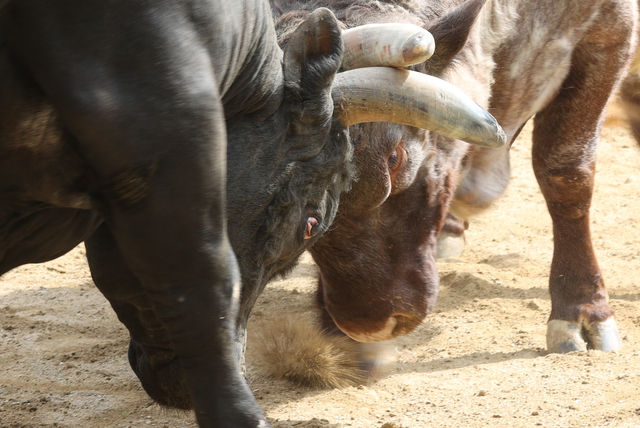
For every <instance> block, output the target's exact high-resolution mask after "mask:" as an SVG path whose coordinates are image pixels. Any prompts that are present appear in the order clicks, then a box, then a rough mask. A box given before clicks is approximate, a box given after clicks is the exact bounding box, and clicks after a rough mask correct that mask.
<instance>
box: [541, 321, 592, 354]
mask: <svg viewBox="0 0 640 428" xmlns="http://www.w3.org/2000/svg"><path fill="white" fill-rule="evenodd" d="M547 350H548V351H549V352H555V353H557V354H566V353H567V352H573V351H586V350H587V343H586V342H585V341H584V340H583V339H582V324H578V323H575V322H569V321H563V320H551V321H549V323H548V324H547Z"/></svg>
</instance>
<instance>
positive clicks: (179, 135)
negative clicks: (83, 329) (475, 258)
mask: <svg viewBox="0 0 640 428" xmlns="http://www.w3.org/2000/svg"><path fill="white" fill-rule="evenodd" d="M342 54H343V43H342V39H341V33H340V28H339V25H338V23H337V21H336V19H335V17H334V16H333V15H332V14H331V13H330V12H329V11H327V10H319V11H318V12H317V13H314V14H312V16H311V17H310V18H309V19H308V20H307V21H305V23H304V24H302V25H301V26H300V28H299V30H298V31H296V33H295V34H294V36H292V38H291V40H290V41H289V43H288V45H287V48H286V49H285V51H284V52H283V51H282V50H281V49H280V48H279V47H278V45H277V41H276V35H275V31H274V28H273V22H272V19H271V12H270V10H269V6H268V4H267V3H266V2H264V1H260V0H245V1H235V0H234V1H205V0H200V1H186V0H184V1H174V0H166V1H162V0H161V1H157V2H148V1H121V0H114V1H109V2H96V1H93V2H88V1H86V0H65V1H57V2H56V1H49V0H46V1H45V0H19V1H18V0H15V1H3V2H1V3H0V274H2V273H4V272H7V271H8V270H10V269H12V268H14V267H16V266H19V265H21V264H25V263H36V262H43V261H47V260H51V259H53V258H55V257H58V256H60V255H62V254H64V253H65V252H67V251H69V250H70V249H72V248H73V247H74V246H76V245H77V244H78V243H80V242H82V241H85V243H86V247H87V258H88V260H89V264H90V268H91V273H92V276H93V278H94V280H95V282H96V284H97V286H98V287H99V288H100V290H101V291H102V293H103V294H104V295H105V296H106V297H107V299H108V300H109V302H110V303H111V305H112V306H113V308H114V309H115V311H116V313H117V314H118V317H119V319H120V320H121V321H122V322H123V323H124V324H125V325H126V327H127V328H128V330H129V332H130V333H131V344H130V348H129V359H130V363H131V366H132V367H133V369H134V371H135V372H136V374H137V375H138V377H139V378H140V380H141V382H142V384H143V386H144V388H145V390H146V391H147V392H148V393H149V394H150V395H151V396H152V398H154V399H155V400H156V401H158V402H159V403H161V404H164V405H169V406H174V407H181V408H190V407H193V408H194V409H195V411H196V416H197V419H198V423H199V424H200V425H201V426H207V427H209V426H228V427H258V426H267V423H266V421H265V417H264V415H263V414H262V412H261V410H260V408H259V406H258V405H257V403H256V402H255V399H254V398H253V396H252V395H251V393H250V391H249V390H248V388H247V386H246V383H245V382H244V379H243V378H242V376H241V374H240V370H239V367H238V358H239V357H242V354H243V349H242V346H243V337H242V335H243V332H244V330H243V327H244V324H243V323H244V322H246V318H247V317H248V314H249V312H250V310H251V307H252V306H253V303H254V302H255V299H256V298H257V296H258V294H259V293H260V292H261V290H262V288H263V287H264V285H265V284H266V282H267V281H268V280H269V279H271V278H273V277H274V276H275V275H277V274H282V273H285V272H286V271H287V270H288V269H290V268H291V267H292V266H293V265H294V263H295V261H296V259H297V257H298V256H299V255H300V254H301V253H302V252H303V251H304V250H305V249H307V248H308V247H309V246H310V245H311V244H313V243H314V242H315V241H316V240H317V239H318V237H319V236H320V235H321V232H323V231H325V230H326V229H327V228H328V227H329V225H330V224H331V222H332V220H333V218H334V216H335V213H336V210H337V205H338V200H339V197H340V194H341V193H342V192H343V191H345V190H347V189H348V188H349V185H350V182H351V180H352V178H353V173H352V169H353V167H352V165H351V164H350V162H349V159H350V156H351V153H352V151H353V147H352V145H351V143H350V142H349V138H348V135H347V132H346V125H348V124H352V123H356V122H353V121H351V122H349V123H348V124H344V123H341V122H340V121H337V120H336V118H335V117H334V116H335V115H334V113H333V109H334V105H333V103H334V101H335V100H332V94H333V93H332V86H333V87H334V88H335V86H336V85H335V80H334V78H335V76H336V72H337V70H338V69H339V67H340V64H341V61H342ZM334 98H335V96H334ZM383 102H384V103H386V101H383ZM339 105H340V106H342V105H343V104H339ZM345 105H348V103H346V104H345ZM385 105H387V104H385ZM424 110H425V111H427V110H429V109H424ZM474 111H477V110H474ZM398 116H403V115H402V114H399V115H398ZM487 116H488V117H489V118H490V120H489V122H490V123H489V128H491V131H490V132H493V131H496V129H498V130H499V127H497V125H496V122H495V120H494V119H493V118H492V117H490V115H488V114H487ZM364 119H367V120H364ZM371 119H372V118H371V117H367V118H363V120H362V121H371ZM485 119H486V117H484V116H483V119H481V120H485ZM478 128H479V127H478V126H475V127H474V129H476V130H477V129H478ZM455 131H456V135H460V134H459V133H458V131H459V130H455ZM501 137H502V138H503V137H504V134H501ZM227 219H228V220H227ZM232 248H233V250H232ZM239 273H242V286H243V291H242V296H241V297H240V276H239ZM238 302H240V305H238ZM236 319H238V320H239V321H238V323H239V324H240V328H239V329H238V334H239V337H238V341H237V344H238V345H237V346H236V352H235V353H234V339H235V336H234V335H235V332H236V324H235V322H234V321H235V320H236Z"/></svg>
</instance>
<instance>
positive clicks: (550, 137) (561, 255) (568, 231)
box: [533, 11, 632, 352]
mask: <svg viewBox="0 0 640 428" xmlns="http://www.w3.org/2000/svg"><path fill="white" fill-rule="evenodd" d="M617 16H618V11H616V12H610V13H609V14H606V13H605V14H603V19H602V22H599V23H598V24H597V25H602V27H601V28H603V29H604V28H617V29H618V30H617V31H618V33H617V36H616V37H612V35H611V34H610V33H611V31H608V33H609V34H608V33H607V32H605V31H604V30H602V31H600V28H595V29H593V30H592V31H591V32H590V35H589V36H588V37H589V38H590V39H589V40H584V41H583V42H582V43H581V44H580V45H579V46H578V47H577V48H576V50H575V51H574V53H573V58H572V68H571V70H570V72H569V75H568V76H567V78H566V80H565V82H564V84H563V87H562V88H561V90H560V92H559V93H558V95H557V96H556V98H555V99H554V100H553V101H552V102H551V103H550V104H549V106H547V107H546V108H545V109H544V110H543V111H541V112H540V113H538V114H537V115H536V117H535V128H534V132H533V166H534V171H535V174H536V178H537V180H538V183H539V184H540V187H541V189H542V193H543V194H544V197H545V199H546V201H547V207H548V209H549V213H550V215H551V218H552V221H553V232H554V254H553V261H552V264H551V275H550V278H549V291H550V294H551V302H552V303H551V315H550V318H549V324H548V328H547V347H548V349H549V350H550V351H552V352H570V351H574V350H584V349H586V348H587V347H590V348H594V349H601V350H604V351H613V350H617V349H619V348H620V346H621V342H620V337H619V334H618V331H617V327H616V324H615V320H614V318H613V312H612V310H611V309H610V308H609V305H608V302H607V301H608V295H607V291H606V289H605V286H604V282H603V280H602V275H601V272H600V268H599V267H598V263H597V261H596V257H595V253H594V250H593V247H592V245H591V236H590V232H589V207H590V204H591V196H592V192H593V182H594V173H595V152H596V147H597V142H598V138H599V133H600V127H601V123H602V118H603V110H604V108H605V106H606V103H607V100H608V99H609V97H610V95H611V93H612V92H613V90H614V88H615V87H616V84H617V83H618V82H619V80H620V79H621V78H622V77H623V75H624V71H625V67H626V64H627V59H628V55H627V53H628V52H629V49H630V41H629V37H630V36H631V31H632V30H631V27H632V24H631V23H625V22H616V21H621V19H620V18H617ZM625 26H626V27H627V29H626V31H625ZM591 38H593V39H591ZM585 342H586V343H585Z"/></svg>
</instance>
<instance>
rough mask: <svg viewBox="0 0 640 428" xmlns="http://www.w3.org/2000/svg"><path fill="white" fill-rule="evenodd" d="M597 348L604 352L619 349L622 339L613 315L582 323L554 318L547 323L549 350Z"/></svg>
mask: <svg viewBox="0 0 640 428" xmlns="http://www.w3.org/2000/svg"><path fill="white" fill-rule="evenodd" d="M587 348H589V349H597V350H599V351H603V352H613V351H619V350H620V348H622V341H621V340H620V334H619V333H618V327H617V325H616V321H615V319H614V318H613V317H611V318H609V319H608V320H605V321H602V322H594V323H593V324H588V325H584V326H583V325H582V324H579V323H575V322H569V321H563V320H552V321H549V323H548V324H547V350H549V352H556V353H559V354H564V353H567V352H572V351H586V350H587Z"/></svg>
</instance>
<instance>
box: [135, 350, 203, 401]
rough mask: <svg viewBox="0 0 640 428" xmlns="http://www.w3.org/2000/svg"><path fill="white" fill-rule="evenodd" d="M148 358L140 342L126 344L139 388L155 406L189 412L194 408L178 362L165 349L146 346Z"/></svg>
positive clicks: (171, 353)
mask: <svg viewBox="0 0 640 428" xmlns="http://www.w3.org/2000/svg"><path fill="white" fill-rule="evenodd" d="M145 350H146V351H147V354H148V355H151V359H153V360H154V364H152V363H151V362H150V360H149V357H148V356H147V354H145V352H143V347H142V345H140V344H139V343H137V342H135V341H134V340H131V341H130V342H129V364H131V368H132V369H133V371H134V372H135V374H136V375H137V376H138V379H140V383H142V387H143V388H144V390H145V391H146V392H147V394H149V396H150V397H151V398H152V399H153V400H154V401H155V402H156V403H158V404H160V405H161V406H165V407H172V408H176V409H184V410H190V409H192V408H193V406H192V404H191V398H190V397H189V391H188V389H187V384H186V382H185V380H184V377H183V374H182V369H181V368H180V365H179V364H178V360H177V358H176V357H175V355H174V354H173V352H170V351H168V350H152V349H151V348H149V347H145Z"/></svg>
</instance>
